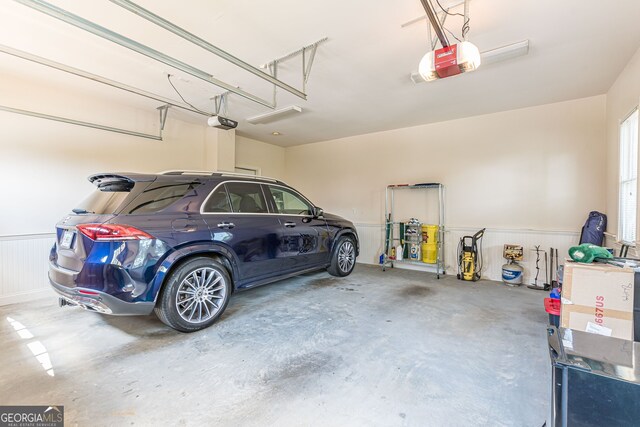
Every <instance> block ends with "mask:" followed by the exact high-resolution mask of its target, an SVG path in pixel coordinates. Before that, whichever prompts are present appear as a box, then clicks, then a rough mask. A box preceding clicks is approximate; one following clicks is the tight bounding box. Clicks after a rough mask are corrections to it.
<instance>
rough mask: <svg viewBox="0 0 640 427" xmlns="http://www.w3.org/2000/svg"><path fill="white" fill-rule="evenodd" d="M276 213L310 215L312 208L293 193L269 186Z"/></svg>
mask: <svg viewBox="0 0 640 427" xmlns="http://www.w3.org/2000/svg"><path fill="white" fill-rule="evenodd" d="M268 187H269V192H270V193H271V196H273V201H274V202H275V205H276V209H277V210H278V213H281V214H287V215H311V212H312V210H311V208H312V206H311V205H310V204H309V203H307V202H306V201H305V200H304V199H303V198H301V197H300V196H299V195H298V194H296V193H294V192H293V191H289V190H287V189H286V188H283V187H275V186H271V185H269V186H268Z"/></svg>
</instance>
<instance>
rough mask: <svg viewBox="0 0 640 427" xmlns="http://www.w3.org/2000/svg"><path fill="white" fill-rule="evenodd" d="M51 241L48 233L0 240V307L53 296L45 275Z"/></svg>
mask: <svg viewBox="0 0 640 427" xmlns="http://www.w3.org/2000/svg"><path fill="white" fill-rule="evenodd" d="M54 238H55V235H54V234H49V233H46V234H30V235H21V236H2V237H0V305H7V304H13V303H17V302H26V301H29V300H31V299H34V298H40V297H43V296H45V295H50V296H53V295H54V292H53V291H52V290H51V289H50V287H49V279H48V276H47V272H48V269H49V251H50V250H51V246H53V242H54Z"/></svg>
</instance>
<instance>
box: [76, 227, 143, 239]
mask: <svg viewBox="0 0 640 427" xmlns="http://www.w3.org/2000/svg"><path fill="white" fill-rule="evenodd" d="M76 228H77V229H78V231H80V232H81V233H82V234H84V235H85V236H87V237H88V238H90V239H91V240H97V241H100V240H144V239H153V236H151V235H150V234H148V233H145V232H144V231H142V230H138V229H137V228H135V227H131V226H129V225H122V224H80V225H77V226H76Z"/></svg>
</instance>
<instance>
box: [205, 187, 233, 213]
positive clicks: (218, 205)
mask: <svg viewBox="0 0 640 427" xmlns="http://www.w3.org/2000/svg"><path fill="white" fill-rule="evenodd" d="M203 211H204V212H231V205H230V204H229V197H227V189H226V187H225V185H224V184H222V185H221V186H219V187H218V189H217V190H216V191H214V192H213V194H211V196H209V198H208V199H207V202H206V204H205V205H204V208H203Z"/></svg>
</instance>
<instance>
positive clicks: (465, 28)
mask: <svg viewBox="0 0 640 427" xmlns="http://www.w3.org/2000/svg"><path fill="white" fill-rule="evenodd" d="M436 3H438V6H439V7H440V9H441V10H442V11H443V12H444V13H445V14H447V15H449V16H462V19H463V20H464V22H463V23H462V30H461V33H462V38H463V39H464V38H465V36H466V35H467V33H468V32H469V29H470V26H469V21H471V18H465V16H464V15H463V14H462V13H458V12H456V13H451V12H449V11H448V10H447V9H445V8H444V7H442V5H441V4H440V0H436ZM445 29H446V28H445ZM447 31H449V30H447ZM449 33H450V34H451V35H453V34H452V33H451V31H449ZM453 37H454V38H455V39H456V40H458V41H460V39H459V38H457V37H456V36H453Z"/></svg>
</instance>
